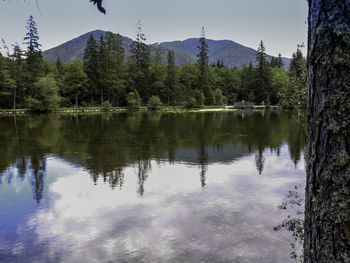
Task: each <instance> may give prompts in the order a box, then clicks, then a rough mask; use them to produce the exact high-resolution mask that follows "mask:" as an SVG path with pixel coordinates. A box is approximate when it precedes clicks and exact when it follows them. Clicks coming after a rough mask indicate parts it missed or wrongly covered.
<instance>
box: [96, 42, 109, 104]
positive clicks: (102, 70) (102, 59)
mask: <svg viewBox="0 0 350 263" xmlns="http://www.w3.org/2000/svg"><path fill="white" fill-rule="evenodd" d="M97 58H98V59H97V72H98V89H99V90H100V95H101V105H102V104H103V102H104V93H105V90H106V89H107V86H108V81H107V78H108V62H107V61H108V48H107V44H106V42H105V40H104V37H103V35H101V37H100V41H99V48H98V57H97Z"/></svg>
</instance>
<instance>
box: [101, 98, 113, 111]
mask: <svg viewBox="0 0 350 263" xmlns="http://www.w3.org/2000/svg"><path fill="white" fill-rule="evenodd" d="M111 108H112V104H111V103H110V102H109V101H108V100H106V101H105V102H103V103H102V110H103V111H109V110H110V109H111Z"/></svg>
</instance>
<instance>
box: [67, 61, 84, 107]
mask: <svg viewBox="0 0 350 263" xmlns="http://www.w3.org/2000/svg"><path fill="white" fill-rule="evenodd" d="M63 83H64V92H63V94H64V96H65V97H68V98H70V99H73V100H74V104H75V107H79V97H80V96H82V95H84V94H85V93H86V87H87V84H88V76H87V75H86V73H85V72H84V69H83V63H82V61H80V60H77V61H75V62H74V63H72V64H70V65H69V66H68V70H67V72H66V73H65V75H64V77H63Z"/></svg>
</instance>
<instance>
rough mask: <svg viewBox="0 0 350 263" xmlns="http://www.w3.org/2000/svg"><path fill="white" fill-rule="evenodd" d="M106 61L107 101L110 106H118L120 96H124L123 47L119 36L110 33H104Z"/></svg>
mask: <svg viewBox="0 0 350 263" xmlns="http://www.w3.org/2000/svg"><path fill="white" fill-rule="evenodd" d="M105 38H106V48H107V50H106V52H107V54H106V61H105V62H104V63H105V70H106V74H105V78H106V85H107V90H106V92H107V100H108V101H109V102H111V103H112V104H116V105H117V106H119V104H120V103H121V98H122V96H124V95H126V92H125V90H124V88H125V85H124V82H123V71H124V69H123V68H124V55H125V54H124V52H125V51H124V47H123V40H122V38H121V36H120V35H116V34H114V33H112V32H106V35H105Z"/></svg>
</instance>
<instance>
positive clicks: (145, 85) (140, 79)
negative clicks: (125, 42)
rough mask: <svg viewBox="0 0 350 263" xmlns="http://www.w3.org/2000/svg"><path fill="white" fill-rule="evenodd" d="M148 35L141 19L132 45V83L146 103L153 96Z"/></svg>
mask: <svg viewBox="0 0 350 263" xmlns="http://www.w3.org/2000/svg"><path fill="white" fill-rule="evenodd" d="M145 41H146V37H145V34H144V33H143V32H142V25H141V22H140V21H139V22H138V24H137V34H136V39H135V41H133V42H132V44H131V46H130V53H131V56H130V59H131V61H130V62H131V64H130V65H131V68H130V69H131V70H132V71H133V74H132V78H131V80H132V83H131V84H132V85H131V86H133V87H134V89H136V90H138V92H139V93H140V97H141V99H142V101H143V102H144V103H147V101H148V98H149V97H150V96H151V91H150V85H149V77H150V76H149V70H150V64H151V56H150V48H149V46H148V45H147V44H146V43H145Z"/></svg>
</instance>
